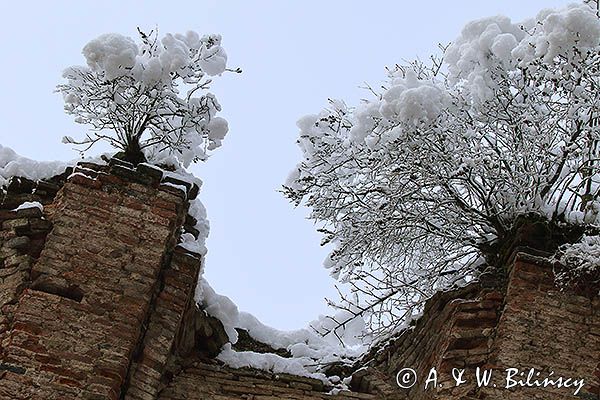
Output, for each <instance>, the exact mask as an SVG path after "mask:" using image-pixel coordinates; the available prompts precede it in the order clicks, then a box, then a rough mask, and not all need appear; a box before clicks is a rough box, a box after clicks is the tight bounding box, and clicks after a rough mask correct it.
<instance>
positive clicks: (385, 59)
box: [0, 0, 569, 329]
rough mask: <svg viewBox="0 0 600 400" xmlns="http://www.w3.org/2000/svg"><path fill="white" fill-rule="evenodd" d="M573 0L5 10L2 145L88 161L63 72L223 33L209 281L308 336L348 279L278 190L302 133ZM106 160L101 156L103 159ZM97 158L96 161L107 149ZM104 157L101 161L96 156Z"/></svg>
mask: <svg viewBox="0 0 600 400" xmlns="http://www.w3.org/2000/svg"><path fill="white" fill-rule="evenodd" d="M567 3H569V2H568V1H563V0H528V1H522V0H521V1H516V0H502V1H500V0H494V1H481V0H479V1H474V0H469V1H458V0H457V1H453V2H447V1H439V2H435V1H428V2H424V1H420V2H419V1H417V2H415V1H372V2H370V4H367V3H366V2H358V1H314V0H304V1H243V2H242V1H239V2H236V1H223V0H221V1H206V0H196V1H188V2H181V1H179V2H178V1H170V2H166V1H160V2H159V1H144V2H142V1H123V0H121V1H114V0H105V1H102V2H99V1H95V2H88V1H78V2H74V1H39V2H26V1H21V2H4V3H3V13H2V17H1V18H2V21H1V24H0V37H3V38H4V39H3V44H2V48H1V49H2V50H1V51H2V63H1V66H0V88H2V94H1V96H0V144H2V145H5V146H9V147H11V148H13V149H14V150H15V151H17V152H18V153H19V154H21V155H23V156H27V157H30V158H34V159H38V160H55V159H58V160H68V159H72V158H76V157H77V153H75V152H73V151H72V150H71V149H70V148H69V147H68V146H66V145H63V144H61V143H60V138H61V137H62V136H64V135H70V136H74V137H81V136H82V134H83V133H84V132H85V127H84V126H81V125H77V124H75V123H74V122H72V119H71V118H70V117H68V116H67V115H65V114H64V112H63V110H62V99H61V96H60V95H58V94H56V93H53V90H54V87H55V85H56V84H58V83H59V82H60V81H61V73H62V70H63V69H64V68H65V67H67V66H70V65H74V64H83V63H84V59H83V57H82V55H81V49H82V47H83V46H84V45H85V44H86V43H87V42H88V41H89V40H91V39H93V38H95V37H96V36H98V35H100V34H102V33H107V32H118V33H121V34H125V35H131V36H135V34H136V27H138V26H139V27H140V28H142V29H143V30H146V31H149V30H151V29H152V28H154V27H156V26H158V27H159V31H160V32H161V33H167V32H171V33H177V32H185V31H187V30H195V31H197V32H198V33H200V34H203V33H220V34H222V35H223V46H224V47H225V49H226V51H227V53H228V56H229V65H230V67H238V66H239V67H241V68H242V69H243V71H244V72H243V74H241V75H235V74H227V75H224V76H223V77H221V78H219V79H216V82H215V84H214V85H213V87H212V91H213V93H215V94H216V96H217V98H218V99H219V101H220V103H221V105H222V106H223V112H222V114H221V115H222V116H223V117H225V118H226V119H227V120H228V121H229V127H230V131H229V134H228V136H227V138H226V139H225V142H224V145H223V147H222V148H220V149H219V150H218V151H217V152H216V153H215V154H214V155H213V157H212V158H211V159H210V160H209V161H208V162H207V163H205V164H202V165H196V166H194V167H193V168H192V171H193V172H194V173H195V174H196V175H197V176H199V177H200V178H201V179H203V180H204V188H203V191H202V192H201V195H200V196H201V199H202V200H203V202H204V204H205V206H206V208H207V211H208V217H209V220H210V222H211V234H210V238H209V240H208V244H207V246H208V249H209V253H208V256H207V264H206V271H205V277H206V278H207V279H208V281H209V282H210V284H211V285H212V286H213V288H214V289H215V290H216V291H217V292H218V293H221V294H224V295H227V296H229V297H230V298H232V300H234V302H235V303H236V304H237V305H238V307H239V308H240V309H241V310H244V311H248V312H251V313H253V314H254V315H256V316H257V317H258V318H259V319H261V320H262V321H263V322H265V323H267V324H269V325H271V326H274V327H276V328H280V329H292V328H300V327H303V326H305V325H306V323H307V322H309V321H311V320H312V319H315V318H316V317H317V315H318V314H320V313H321V314H322V313H325V312H327V307H326V306H325V303H324V301H323V298H324V297H325V296H328V297H335V290H334V283H335V282H334V280H333V279H332V278H330V277H329V276H328V274H327V272H326V271H325V269H323V268H322V266H321V264H322V260H323V259H324V258H325V255H326V254H327V249H323V248H320V247H319V241H320V238H319V235H318V234H317V233H316V232H315V230H314V226H313V225H312V223H311V222H310V221H308V220H306V219H305V216H306V215H307V213H308V211H307V210H306V209H302V208H301V209H293V208H292V206H291V205H290V204H289V203H287V201H286V200H285V199H284V198H283V196H282V195H281V194H279V193H278V192H277V190H278V189H279V187H280V185H281V184H282V183H283V182H284V180H285V178H286V176H287V174H288V172H289V171H290V170H291V169H292V168H293V167H294V165H295V164H296V163H297V162H298V161H299V158H300V152H299V151H298V150H297V149H296V145H295V140H296V135H297V129H296V126H295V122H296V120H297V119H298V118H300V117H301V116H303V115H305V114H309V113H316V112H318V111H319V110H320V109H321V108H323V107H325V106H326V105H327V98H341V99H344V100H345V101H346V102H347V103H348V104H356V103H357V102H358V101H359V99H361V98H366V97H368V93H367V92H366V91H365V90H362V89H359V86H362V85H363V83H364V82H368V83H369V84H371V85H372V86H375V87H377V86H378V85H379V83H380V82H381V81H382V80H383V79H384V78H385V69H384V67H385V66H386V65H393V64H394V63H397V62H402V60H404V59H412V58H414V57H416V56H421V57H422V58H426V57H427V56H428V54H430V53H432V52H434V51H435V50H436V48H437V44H438V43H439V42H443V43H447V42H449V41H451V40H452V39H453V38H454V37H456V36H457V35H458V33H459V32H460V29H461V27H462V26H463V25H464V24H465V23H466V22H468V21H470V20H472V19H476V18H480V17H485V16H490V15H496V14H504V15H507V16H509V17H511V18H513V20H516V21H519V20H522V19H523V18H526V17H532V16H534V15H535V14H536V13H537V11H539V9H541V8H543V7H557V6H562V5H565V4H567ZM98 151H99V149H98ZM93 152H94V151H93ZM91 154H93V153H91Z"/></svg>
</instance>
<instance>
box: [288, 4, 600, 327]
mask: <svg viewBox="0 0 600 400" xmlns="http://www.w3.org/2000/svg"><path fill="white" fill-rule="evenodd" d="M596 13H597V4H596V3H594V4H593V7H591V6H590V5H589V4H579V5H572V6H569V7H567V8H565V9H561V10H543V11H541V12H540V13H539V14H538V15H537V17H536V18H534V19H530V20H527V21H524V22H521V23H513V22H511V20H510V19H508V18H505V17H494V18H486V19H481V20H478V21H474V22H471V23H469V24H467V25H466V26H465V28H464V29H463V31H462V33H461V35H460V36H459V37H458V38H457V39H456V40H455V41H454V42H452V43H451V45H449V46H448V47H445V48H443V52H442V55H441V56H440V57H439V58H438V57H432V59H431V60H430V61H429V62H419V61H415V62H412V63H409V64H408V65H404V66H399V65H397V66H396V67H395V68H392V69H389V70H388V71H389V79H388V81H387V82H386V83H385V84H384V86H383V87H382V90H381V92H375V91H373V93H374V98H372V99H370V100H367V101H364V102H363V103H362V104H360V105H358V106H356V107H348V106H347V105H346V104H345V103H344V102H342V101H331V102H330V106H329V107H328V108H327V109H324V110H323V111H321V112H320V113H319V114H317V115H310V116H306V117H304V118H302V119H301V120H300V121H299V122H298V127H299V128H300V137H299V140H298V143H299V146H300V148H301V150H302V152H303V160H302V162H301V163H300V164H298V166H297V168H296V169H295V170H294V171H293V173H292V174H291V175H290V177H289V179H288V181H287V183H286V185H285V186H284V193H285V194H286V196H287V197H288V198H289V199H291V201H293V202H294V203H296V204H300V203H304V204H306V205H307V206H308V207H310V208H311V209H312V211H311V218H312V219H314V220H316V221H319V222H320V223H321V224H322V227H321V229H319V230H320V232H322V233H323V234H324V239H323V243H332V244H333V246H334V248H333V250H332V251H331V253H330V255H329V256H328V258H327V260H326V261H325V266H326V267H327V268H329V269H330V270H331V273H332V275H333V276H334V277H336V278H338V279H339V280H340V281H341V282H344V283H346V284H347V285H348V288H349V290H345V291H342V299H341V301H340V302H338V303H337V306H338V307H340V308H343V309H345V310H346V311H348V312H349V313H350V314H351V317H352V318H353V317H357V316H362V317H365V318H367V319H370V322H371V326H372V327H373V329H374V333H376V334H387V333H390V332H391V331H393V330H395V329H397V328H398V326H399V325H400V324H402V322H403V321H405V320H406V318H407V317H408V316H410V314H411V313H413V312H415V311H418V309H419V307H420V306H421V305H422V304H423V302H424V301H425V300H426V299H427V298H429V297H430V296H431V295H432V293H434V292H435V291H437V290H441V289H445V288H449V287H452V286H456V285H461V284H463V283H464V282H465V280H469V279H472V278H474V277H476V276H477V275H478V274H479V273H480V272H481V270H482V269H483V268H489V267H490V266H493V265H494V263H498V260H497V256H498V252H499V249H501V248H502V246H505V245H506V243H507V242H508V241H510V240H511V238H512V237H513V236H514V234H515V229H516V226H517V225H518V224H519V223H520V222H519V221H523V219H532V218H533V219H535V220H537V221H539V222H540V223H542V224H546V225H547V226H551V227H552V229H555V230H558V231H560V232H563V233H564V235H563V236H562V239H560V240H558V243H556V245H555V246H554V249H555V248H556V247H557V246H559V245H560V244H561V241H562V243H565V242H569V241H572V240H577V239H578V238H579V237H580V236H581V235H582V234H583V232H586V231H587V232H588V233H590V231H592V232H593V231H594V230H596V227H597V226H598V223H599V222H600V220H599V218H598V215H599V213H600V176H599V175H598V161H599V160H598V156H599V153H600V149H599V139H600V135H599V133H600V131H599V116H600V114H599V113H600V109H599V106H600V87H599V85H600V20H599V18H598V16H597V14H596ZM558 236H560V235H558ZM574 238H575V239H574ZM569 254H572V252H570V253H569ZM349 320H350V319H346V320H339V321H337V322H338V323H339V324H340V325H343V324H344V323H346V322H347V321H349Z"/></svg>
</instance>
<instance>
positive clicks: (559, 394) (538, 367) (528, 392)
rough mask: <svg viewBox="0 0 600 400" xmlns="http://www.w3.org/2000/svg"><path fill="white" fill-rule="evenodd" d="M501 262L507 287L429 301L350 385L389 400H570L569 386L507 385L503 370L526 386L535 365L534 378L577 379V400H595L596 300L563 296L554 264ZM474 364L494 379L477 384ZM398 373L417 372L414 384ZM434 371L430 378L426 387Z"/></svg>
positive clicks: (599, 346) (480, 285)
mask: <svg viewBox="0 0 600 400" xmlns="http://www.w3.org/2000/svg"><path fill="white" fill-rule="evenodd" d="M508 264H509V267H508V268H507V270H508V278H507V280H506V282H505V284H504V285H503V284H501V283H499V282H491V283H490V284H488V283H487V282H485V281H484V282H477V283H474V284H471V285H469V286H467V287H465V288H463V289H459V290H456V291H452V292H446V293H438V294H437V295H435V296H434V297H433V298H432V299H431V300H430V301H429V302H428V303H427V306H426V309H425V312H424V316H423V317H422V318H420V319H419V320H418V321H417V322H416V324H414V326H413V327H412V328H411V329H408V330H406V331H404V332H403V333H402V334H400V335H399V336H398V337H397V338H395V339H394V340H392V341H389V342H388V343H386V345H385V346H384V347H382V348H379V349H374V350H373V351H372V352H371V353H370V354H368V355H367V356H366V357H365V358H364V359H363V360H362V361H361V362H362V363H363V365H364V366H366V367H367V368H365V369H363V370H361V371H359V372H358V373H356V374H355V375H354V378H353V382H352V385H353V387H354V388H355V389H357V390H366V391H372V392H374V393H377V394H378V395H379V396H381V397H383V398H388V399H416V400H425V399H493V400H495V399H498V400H500V399H507V398H510V399H516V400H520V399H523V400H526V399H562V398H564V399H568V398H576V397H575V396H574V395H573V393H574V389H573V388H564V387H563V388H555V387H526V386H519V385H517V386H515V387H512V388H507V379H506V378H507V372H506V369H508V368H516V369H519V371H523V372H524V375H522V376H518V375H517V376H515V377H514V379H515V380H516V379H519V378H520V379H522V380H523V381H524V382H525V381H526V378H527V374H528V372H529V371H530V369H531V368H535V371H536V372H535V373H537V372H540V374H539V375H535V376H534V378H538V379H540V380H541V379H543V378H545V377H548V376H550V375H549V374H550V371H554V374H553V375H552V376H553V377H559V376H562V377H565V378H572V379H580V378H584V379H585V386H584V388H583V389H582V390H581V392H580V393H579V396H580V397H581V398H585V399H589V400H593V399H596V400H598V399H600V389H599V385H600V367H599V366H600V297H599V296H595V297H592V298H590V297H586V296H582V295H578V294H576V293H573V292H568V291H567V292H563V291H560V290H559V289H558V288H556V286H555V284H554V275H553V273H552V266H551V265H549V264H548V262H547V261H544V259H542V258H539V257H534V256H531V255H529V254H527V253H526V252H520V251H517V252H515V254H514V257H513V258H512V260H510V261H509V262H508ZM478 367H479V368H480V371H484V370H487V371H490V372H491V374H492V379H491V380H490V381H489V382H488V384H487V385H484V384H482V385H481V387H478V385H477V380H476V371H477V368H478ZM403 368H412V369H414V370H415V371H416V377H417V378H418V380H417V383H416V384H415V385H414V386H411V387H410V388H407V389H402V388H400V387H399V385H398V382H397V380H396V378H397V374H398V372H400V371H401V370H402V369H403ZM432 368H434V369H435V371H436V372H437V376H436V380H435V381H432V382H430V384H429V386H428V389H427V390H426V389H425V383H426V380H427V378H428V377H431V375H429V373H430V372H431V369H432ZM454 368H457V369H464V370H465V372H464V375H463V378H464V379H465V380H466V382H465V383H463V384H461V385H459V386H456V382H455V380H454V378H453V376H452V371H453V369H454ZM530 382H532V383H533V380H530ZM494 385H496V386H495V387H494ZM511 385H512V381H511Z"/></svg>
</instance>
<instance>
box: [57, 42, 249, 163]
mask: <svg viewBox="0 0 600 400" xmlns="http://www.w3.org/2000/svg"><path fill="white" fill-rule="evenodd" d="M140 39H141V42H140V43H136V42H134V41H133V39H131V38H129V37H126V36H123V35H120V34H117V33H108V34H104V35H101V36H99V37H98V38H96V39H94V40H92V41H90V42H89V43H88V44H87V45H85V47H84V48H83V56H84V57H85V60H86V62H87V66H73V67H69V68H67V69H66V70H65V72H64V74H63V77H64V78H65V79H66V80H67V83H64V84H61V85H58V86H57V90H58V91H59V92H61V93H62V95H63V98H64V101H65V111H66V112H67V113H68V114H71V115H74V116H75V122H77V123H82V124H88V125H91V128H92V132H91V133H89V134H87V135H86V137H85V138H84V139H82V140H77V139H74V138H72V137H68V136H66V137H64V138H63V142H64V143H72V144H76V145H80V146H82V147H81V149H82V150H87V149H89V148H90V147H91V146H92V145H93V144H94V143H96V142H97V141H100V140H103V141H107V142H108V143H110V144H111V145H112V146H114V147H116V148H117V149H119V150H122V151H124V153H125V154H124V156H125V158H127V159H128V160H130V161H133V162H141V161H143V154H142V152H143V153H145V155H146V157H147V158H149V159H150V160H154V159H156V158H157V157H159V155H158V154H159V153H161V152H166V153H170V154H174V155H175V156H176V157H177V159H178V160H179V161H180V162H181V163H182V164H183V165H184V166H188V165H189V164H190V163H191V162H193V161H198V160H204V159H206V157H207V152H208V151H210V150H214V149H216V148H217V147H219V146H220V145H221V142H222V140H223V139H224V137H225V135H226V133H227V130H228V126H227V121H226V120H224V119H223V118H220V117H217V116H216V114H217V112H218V111H220V110H221V106H220V105H219V103H218V102H217V99H216V98H215V96H214V95H213V94H211V93H208V92H206V89H208V85H209V84H210V83H211V80H210V79H208V77H209V76H215V75H220V74H222V73H223V72H224V71H226V64H227V55H226V53H225V50H224V49H223V48H222V47H221V36H220V35H207V36H202V37H200V36H199V35H198V34H197V33H195V32H187V33H186V34H185V35H181V34H175V35H173V34H166V35H165V36H164V37H162V38H160V40H159V37H158V34H157V33H152V32H151V33H150V34H149V35H146V34H144V33H143V32H141V31H140ZM235 72H240V70H239V69H238V70H236V71H235ZM185 88H187V93H186V94H185V96H182V95H181V93H180V90H183V89H185ZM200 94H201V95H200ZM197 95H200V96H197ZM160 157H162V155H161V156H160Z"/></svg>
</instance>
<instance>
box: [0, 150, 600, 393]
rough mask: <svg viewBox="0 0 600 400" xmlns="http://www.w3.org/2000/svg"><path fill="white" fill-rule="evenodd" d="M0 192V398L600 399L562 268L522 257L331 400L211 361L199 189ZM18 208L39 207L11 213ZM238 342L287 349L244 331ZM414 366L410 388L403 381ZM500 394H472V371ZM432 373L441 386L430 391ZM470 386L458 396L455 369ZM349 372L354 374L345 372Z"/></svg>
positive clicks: (98, 183) (301, 384)
mask: <svg viewBox="0 0 600 400" xmlns="http://www.w3.org/2000/svg"><path fill="white" fill-rule="evenodd" d="M7 189H8V190H6V191H5V192H4V193H0V357H1V359H0V399H50V400H52V399H103V400H104V399H115V400H116V399H119V400H122V399H123V400H124V399H127V400H158V399H160V400H183V399H190V400H200V399H220V400H226V399H256V400H258V399H262V400H268V399H273V400H274V399H342V400H349V399H416V400H427V399H487V400H495V399H508V398H510V399H516V400H521V399H523V400H525V399H562V398H564V399H568V398H574V397H573V394H572V393H573V390H572V389H556V388H545V389H544V388H531V389H528V388H522V387H519V388H516V389H513V390H506V389H504V388H502V386H503V385H504V382H503V381H502V377H504V376H505V372H504V370H505V369H506V368H519V369H521V370H527V369H529V368H536V369H537V370H538V371H544V372H548V371H549V370H553V371H554V374H555V375H557V376H559V375H560V376H565V377H572V378H584V379H585V381H586V383H585V387H584V389H583V390H582V392H581V393H580V395H581V396H580V397H581V398H584V399H588V400H593V399H596V400H598V399H600V299H599V297H598V296H590V294H589V293H587V294H586V295H583V294H577V293H572V292H562V291H560V290H558V289H557V288H556V287H555V285H554V276H553V273H552V266H550V265H548V264H547V262H546V261H544V260H543V259H541V258H536V257H533V256H530V255H528V254H527V253H523V252H519V251H516V252H515V253H514V257H513V258H512V259H511V260H510V261H507V262H506V265H507V267H506V268H505V274H501V276H500V277H499V278H498V275H496V274H492V278H490V277H489V276H487V277H486V276H485V275H484V276H483V277H482V279H481V280H480V281H479V282H475V283H472V284H470V285H468V286H466V287H464V288H461V289H457V290H455V291H451V292H444V293H438V294H436V295H435V296H434V297H433V298H432V299H430V300H429V301H428V302H427V304H426V306H425V310H424V312H423V316H422V317H421V318H420V319H418V320H417V321H415V323H414V324H413V325H412V326H411V327H410V328H409V329H407V330H405V331H404V332H402V333H401V334H399V335H398V336H397V337H395V338H393V339H392V340H389V341H388V342H386V343H385V345H384V346H382V347H381V348H377V349H373V350H372V351H371V352H370V353H369V354H367V355H365V356H364V357H363V359H361V360H359V361H358V362H357V363H356V365H355V366H354V368H353V369H351V370H352V371H354V372H353V373H352V380H351V384H350V387H351V389H352V392H349V391H346V392H341V393H338V394H336V395H331V394H328V392H329V391H330V390H331V388H330V387H327V386H326V385H324V384H323V382H321V381H319V380H315V379H309V378H303V377H297V376H291V375H287V374H272V373H268V372H264V371H258V370H253V369H249V368H242V369H233V368H229V367H227V366H225V365H223V364H222V363H221V362H219V361H216V360H215V359H214V357H215V356H216V354H218V352H219V350H220V348H221V346H222V345H223V344H224V343H226V341H227V335H226V334H225V331H224V329H223V326H222V324H221V323H220V321H218V320H216V319H215V318H212V317H209V316H208V315H206V314H205V313H204V311H202V310H200V309H198V307H197V305H196V304H195V302H194V290H195V287H196V284H197V280H198V276H199V274H200V272H201V267H202V263H201V258H200V256H199V255H196V254H192V253H189V252H188V251H186V250H184V249H183V248H181V247H179V246H178V245H177V243H178V241H179V236H180V234H181V233H182V232H189V233H192V234H194V235H195V236H197V235H198V231H196V230H195V229H194V225H195V223H196V221H195V220H194V219H193V218H192V217H191V216H189V215H188V214H187V210H188V206H189V203H188V201H189V200H191V199H193V198H194V197H195V196H196V194H197V192H198V187H197V186H196V185H193V184H189V183H186V182H182V181H178V180H177V179H174V178H172V177H170V176H165V174H163V172H162V171H161V170H158V169H156V168H153V167H151V166H148V165H144V164H141V165H139V166H137V167H136V168H134V167H133V166H132V165H129V164H127V163H124V162H120V161H118V160H112V161H111V162H110V163H109V165H106V166H99V165H94V164H86V163H81V164H79V165H78V166H77V167H75V169H69V170H68V171H66V172H65V174H63V175H61V176H59V177H55V178H53V179H51V180H48V181H44V182H32V181H28V180H26V179H17V178H15V179H13V180H12V181H11V182H10V184H9V185H8V188H7ZM24 201H39V202H41V203H42V204H43V205H44V210H43V212H42V211H40V210H39V209H38V208H28V209H23V210H19V211H12V210H13V209H14V208H15V207H17V206H19V205H20V204H21V203H23V202H24ZM240 337H241V338H242V339H243V340H242V341H241V342H240V343H239V344H238V346H240V349H245V347H247V348H248V349H250V350H254V351H259V352H273V353H276V354H279V355H281V356H283V357H286V356H289V354H287V352H285V351H281V350H280V351H277V350H273V349H270V347H269V346H267V345H265V344H262V343H258V342H255V341H253V339H252V338H250V337H249V336H248V335H247V334H246V335H244V332H240ZM406 367H410V368H413V369H415V370H416V372H417V376H418V377H419V383H418V384H417V385H415V386H414V387H412V388H410V389H401V388H400V387H399V386H398V384H397V382H396V373H397V372H398V371H400V370H401V369H403V368H406ZM477 367H479V368H482V369H489V370H492V371H493V376H494V381H492V383H497V387H496V388H494V387H492V386H488V387H482V388H477V387H476V385H474V371H475V369H476V368H477ZM431 368H435V369H436V371H437V373H438V376H437V381H436V383H437V387H436V388H429V389H428V390H424V387H423V386H424V382H425V379H426V377H427V376H428V374H429V373H430V370H431ZM453 368H461V369H465V370H466V372H465V377H467V379H470V380H469V382H468V383H465V384H463V385H461V386H459V387H454V380H453V379H452V374H451V372H452V369H453ZM344 373H347V374H350V373H351V372H348V371H345V372H344Z"/></svg>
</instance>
